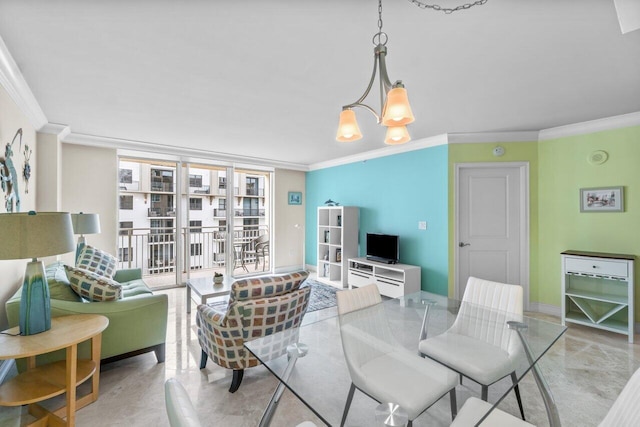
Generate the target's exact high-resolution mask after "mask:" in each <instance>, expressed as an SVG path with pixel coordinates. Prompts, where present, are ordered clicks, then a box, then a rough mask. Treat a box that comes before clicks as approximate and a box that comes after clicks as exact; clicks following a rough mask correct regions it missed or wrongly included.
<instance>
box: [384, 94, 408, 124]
mask: <svg viewBox="0 0 640 427" xmlns="http://www.w3.org/2000/svg"><path fill="white" fill-rule="evenodd" d="M414 120H415V117H413V112H412V111H411V105H409V97H408V96H407V90H406V89H405V88H404V87H394V88H393V89H391V90H390V91H389V92H388V93H387V102H386V103H385V105H384V112H383V114H382V124H383V125H385V126H404V125H408V124H409V123H413V121H414Z"/></svg>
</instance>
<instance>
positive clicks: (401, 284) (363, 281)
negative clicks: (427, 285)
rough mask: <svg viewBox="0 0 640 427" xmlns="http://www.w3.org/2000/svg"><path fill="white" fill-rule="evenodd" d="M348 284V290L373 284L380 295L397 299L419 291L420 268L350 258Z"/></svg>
mask: <svg viewBox="0 0 640 427" xmlns="http://www.w3.org/2000/svg"><path fill="white" fill-rule="evenodd" d="M348 283H349V289H353V288H354V287H355V288H358V287H360V286H365V285H368V284H370V283H375V284H377V285H378V289H379V290H380V294H381V295H384V296H387V297H391V298H398V297H401V296H403V295H406V294H411V293H413V292H418V291H420V267H418V266H416V265H407V264H385V263H382V262H376V261H370V260H368V259H366V258H350V259H349V276H348Z"/></svg>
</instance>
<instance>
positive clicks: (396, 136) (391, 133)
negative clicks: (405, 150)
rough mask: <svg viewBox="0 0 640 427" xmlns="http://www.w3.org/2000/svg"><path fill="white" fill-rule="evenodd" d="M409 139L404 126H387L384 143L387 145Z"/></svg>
mask: <svg viewBox="0 0 640 427" xmlns="http://www.w3.org/2000/svg"><path fill="white" fill-rule="evenodd" d="M409 141H411V136H410V135H409V131H408V130H407V127H406V126H389V127H388V128H387V135H386V136H385V138H384V143H385V144H387V145H399V144H404V143H405V142H409Z"/></svg>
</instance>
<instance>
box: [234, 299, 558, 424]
mask: <svg viewBox="0 0 640 427" xmlns="http://www.w3.org/2000/svg"><path fill="white" fill-rule="evenodd" d="M352 316H357V319H358V321H352V320H355V319H356V318H355V317H353V319H351V317H352ZM362 319H368V320H367V321H366V322H363V321H362ZM461 321H464V322H465V323H466V324H468V325H472V326H473V327H472V329H474V331H473V332H472V335H474V339H478V340H481V341H482V340H487V341H491V339H492V338H491V337H494V338H495V336H496V335H500V336H501V337H503V338H501V340H502V341H504V340H507V341H509V342H510V344H508V345H510V346H513V345H516V346H517V351H515V352H513V355H512V356H511V359H512V360H511V363H512V369H513V371H514V372H515V374H514V375H512V378H510V377H509V376H507V377H506V378H505V379H503V380H500V381H498V382H497V383H495V384H492V385H491V387H489V398H488V401H489V402H490V403H491V404H492V407H491V409H490V410H488V411H487V413H486V414H485V416H488V415H489V413H490V412H491V411H492V410H493V409H494V408H496V407H498V406H499V405H500V403H501V402H502V401H503V399H505V397H506V396H508V395H509V393H510V392H511V391H512V390H513V387H514V386H515V384H518V383H519V382H520V380H522V379H523V378H524V377H525V376H526V375H527V374H528V373H529V372H531V373H532V375H533V377H534V379H535V382H536V384H537V387H538V389H539V391H540V393H541V395H542V400H543V402H544V406H545V408H546V411H547V417H548V419H549V425H550V426H552V427H555V426H560V420H559V417H558V412H557V408H556V406H555V402H554V399H553V396H552V394H551V391H550V390H549V387H548V385H547V383H546V381H545V379H544V377H543V375H542V373H541V371H540V369H539V367H538V366H537V362H538V361H539V360H540V358H542V357H543V356H544V355H545V353H546V352H547V351H548V350H549V348H551V346H552V345H553V344H554V343H555V342H556V341H557V340H558V338H560V336H561V335H562V334H563V333H564V332H565V330H566V328H565V327H564V326H562V325H559V324H556V323H552V322H548V321H545V320H540V319H536V318H532V317H527V316H515V315H513V314H511V313H505V312H498V311H494V310H490V309H488V308H486V307H477V306H471V305H469V304H467V303H462V302H460V301H457V300H453V299H450V298H447V297H443V296H441V295H437V294H432V293H429V292H424V291H423V292H418V293H415V294H410V295H405V296H404V297H400V298H396V299H391V300H386V301H383V302H382V303H381V304H379V305H376V306H373V307H368V308H364V309H362V310H358V311H356V312H352V313H347V314H344V315H342V318H341V317H340V316H338V315H336V316H333V317H330V318H326V319H323V320H320V321H316V322H313V323H309V324H305V325H304V326H302V327H300V328H297V329H293V330H286V331H283V332H278V333H276V334H272V335H269V336H267V337H263V338H260V339H256V340H253V341H249V342H247V343H245V347H246V348H247V349H248V350H249V351H251V352H252V353H253V354H254V355H255V356H256V357H257V358H258V359H259V360H260V361H261V362H262V363H263V364H264V365H265V366H266V367H267V369H268V370H269V371H270V372H271V373H272V374H273V375H274V376H275V377H276V378H278V379H279V380H280V383H279V385H278V387H277V388H276V390H275V392H274V394H273V396H272V399H271V401H270V402H269V405H268V407H267V408H266V409H265V411H264V414H263V417H262V420H261V422H260V425H261V426H268V425H269V424H270V422H271V419H272V417H273V414H274V412H275V410H276V409H277V406H278V402H279V400H280V397H281V396H282V393H283V391H284V389H285V387H286V388H288V389H289V390H290V391H291V392H292V393H293V394H294V395H295V396H297V398H298V399H300V401H302V402H303V403H304V404H305V405H306V406H307V407H308V408H309V409H310V410H311V411H312V412H313V413H314V414H315V415H316V416H317V417H318V418H319V419H320V420H321V421H322V422H324V423H325V424H326V425H328V426H339V425H340V422H341V419H342V415H343V410H344V406H345V402H346V401H347V395H348V393H349V389H350V386H351V378H350V374H349V367H348V363H347V360H346V358H345V353H344V350H343V343H342V338H341V332H340V325H341V324H342V325H344V324H345V323H348V324H349V328H350V334H353V333H354V328H355V334H356V335H360V337H361V338H362V339H363V340H364V341H365V342H369V343H373V344H372V345H373V346H374V347H376V348H377V349H376V350H375V351H373V352H372V353H376V352H377V351H382V350H380V349H385V348H387V349H388V348H402V349H403V351H405V349H406V350H407V351H410V352H415V354H416V355H418V354H419V351H418V344H419V342H420V341H421V340H424V339H429V338H430V337H436V336H439V335H440V334H443V333H445V332H447V331H448V330H449V329H450V328H451V327H452V325H454V323H456V322H461ZM381 322H382V323H381ZM372 325H377V326H376V327H372ZM380 325H384V327H379V326H380ZM358 328H360V330H358ZM383 330H385V332H384V333H383ZM493 340H494V341H495V339H493ZM467 351H468V347H467ZM371 357H375V355H372V356H371ZM386 369H388V371H389V373H390V374H391V375H393V370H394V366H393V365H390V366H388V367H386ZM512 379H513V381H514V382H512ZM467 382H468V383H469V384H470V385H469V386H466V384H467ZM474 386H475V384H474V383H473V382H472V381H471V380H465V387H462V386H459V387H456V393H457V394H458V398H457V399H458V402H459V405H458V406H460V407H461V406H462V404H463V403H464V401H465V400H466V398H467V397H469V396H472V395H474V393H475V392H476V391H478V393H476V394H477V395H479V389H480V387H475V388H474ZM379 403H381V404H386V403H394V402H379ZM524 406H525V412H526V401H525V402H524ZM377 407H378V403H377V402H375V401H374V400H373V399H371V398H370V397H368V396H366V395H365V394H363V393H359V392H356V397H354V399H353V401H352V404H351V407H350V409H349V414H348V418H347V421H346V425H349V426H373V425H384V424H381V423H380V421H379V418H376V408H377ZM378 408H379V407H378ZM379 415H380V414H378V416H379ZM482 419H484V418H482ZM480 421H481V420H480ZM416 424H417V425H422V424H424V425H430V426H431V425H436V426H440V425H441V426H448V425H450V424H451V412H450V403H449V399H448V398H447V397H444V398H442V399H440V400H439V401H438V402H436V403H435V404H434V405H433V406H432V407H430V408H429V409H428V410H426V411H425V412H423V413H422V414H421V415H420V416H419V417H418V418H417V419H416Z"/></svg>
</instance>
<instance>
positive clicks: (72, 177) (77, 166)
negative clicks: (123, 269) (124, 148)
mask: <svg viewBox="0 0 640 427" xmlns="http://www.w3.org/2000/svg"><path fill="white" fill-rule="evenodd" d="M61 208H62V210H63V211H67V212H74V213H76V212H85V213H97V214H99V215H100V230H101V233H100V234H91V235H87V236H85V238H86V240H87V244H89V245H92V246H95V247H98V248H100V249H103V250H105V251H107V252H109V253H112V254H117V253H118V249H117V237H118V236H117V233H118V158H117V154H116V150H115V149H109V148H98V147H87V146H82V145H73V144H62V207H61ZM76 237H77V236H76ZM62 260H63V261H65V262H67V263H73V254H72V253H70V254H68V255H65V256H63V257H62Z"/></svg>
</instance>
